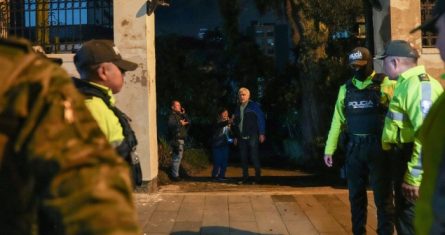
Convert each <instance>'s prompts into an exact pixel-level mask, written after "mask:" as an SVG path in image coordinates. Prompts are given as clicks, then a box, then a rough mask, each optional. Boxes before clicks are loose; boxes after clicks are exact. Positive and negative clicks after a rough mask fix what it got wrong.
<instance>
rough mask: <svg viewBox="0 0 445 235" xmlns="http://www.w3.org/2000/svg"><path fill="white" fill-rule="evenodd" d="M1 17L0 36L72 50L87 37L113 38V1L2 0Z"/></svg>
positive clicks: (60, 50) (48, 50) (58, 50)
mask: <svg viewBox="0 0 445 235" xmlns="http://www.w3.org/2000/svg"><path fill="white" fill-rule="evenodd" d="M0 20H1V21H0V37H8V36H19V37H24V38H27V39H29V40H30V41H32V42H33V43H34V44H35V45H40V46H42V47H43V48H44V49H45V51H46V53H72V52H74V51H76V50H77V49H78V48H79V47H80V45H81V43H82V42H84V41H86V40H90V39H93V38H95V39H113V0H0Z"/></svg>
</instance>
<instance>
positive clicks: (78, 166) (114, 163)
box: [0, 39, 141, 235]
mask: <svg viewBox="0 0 445 235" xmlns="http://www.w3.org/2000/svg"><path fill="white" fill-rule="evenodd" d="M0 67H1V68H2V73H1V75H0V79H1V84H2V85H1V86H0V208H1V210H0V234H8V235H14V234H45V235H53V234H101V235H102V234H104V235H105V234H120V235H133V234H141V232H140V229H139V227H138V225H137V220H136V213H135V208H134V203H133V198H132V194H131V180H130V178H129V169H128V166H127V165H126V163H125V162H124V160H123V159H122V158H120V157H118V155H117V153H116V152H115V151H114V149H113V148H112V147H111V146H110V144H109V143H108V141H107V140H106V138H105V136H104V135H103V134H102V132H101V131H100V129H99V127H98V125H97V123H96V122H95V120H94V119H93V117H92V116H91V114H90V113H89V112H88V110H87V108H86V107H85V104H84V100H83V98H82V96H81V95H80V94H79V93H78V92H77V91H76V88H75V87H74V86H73V84H72V81H71V78H70V77H69V76H68V74H67V73H66V72H65V71H64V70H63V69H62V68H60V67H59V66H58V65H56V64H54V63H52V62H51V61H49V60H47V59H45V58H43V57H42V56H38V55H37V54H36V53H34V52H33V51H32V49H31V45H30V44H29V42H27V41H26V40H22V39H7V40H5V39H1V40H0Z"/></svg>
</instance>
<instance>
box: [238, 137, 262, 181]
mask: <svg viewBox="0 0 445 235" xmlns="http://www.w3.org/2000/svg"><path fill="white" fill-rule="evenodd" d="M238 142H239V149H240V155H241V165H242V167H243V178H247V177H249V159H248V158H249V157H250V160H251V161H252V163H253V166H254V167H255V177H256V178H257V179H259V178H260V177H261V164H260V159H259V156H258V147H259V140H258V136H250V138H249V139H243V138H239V141H238Z"/></svg>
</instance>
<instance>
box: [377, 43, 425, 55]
mask: <svg viewBox="0 0 445 235" xmlns="http://www.w3.org/2000/svg"><path fill="white" fill-rule="evenodd" d="M388 56H396V57H409V58H416V59H417V58H419V53H418V52H417V50H416V49H415V48H414V47H413V46H412V45H411V44H410V43H409V42H407V41H405V40H392V41H390V42H389V43H388V44H386V46H385V52H384V53H383V55H378V56H376V57H375V59H378V60H383V59H385V58H386V57H388Z"/></svg>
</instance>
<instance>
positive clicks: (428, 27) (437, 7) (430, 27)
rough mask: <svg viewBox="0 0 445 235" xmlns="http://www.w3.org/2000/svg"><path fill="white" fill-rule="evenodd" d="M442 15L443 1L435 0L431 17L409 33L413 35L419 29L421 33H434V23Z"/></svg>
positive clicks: (444, 6)
mask: <svg viewBox="0 0 445 235" xmlns="http://www.w3.org/2000/svg"><path fill="white" fill-rule="evenodd" d="M443 13H445V0H436V3H435V4H434V7H433V15H432V17H431V18H430V19H428V20H426V21H425V22H424V23H423V24H421V25H419V26H417V27H415V28H414V29H412V30H411V31H410V33H414V32H416V31H417V30H419V29H420V30H423V31H430V32H434V31H435V25H436V21H437V20H438V19H439V18H440V17H441V16H442V14H443Z"/></svg>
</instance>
